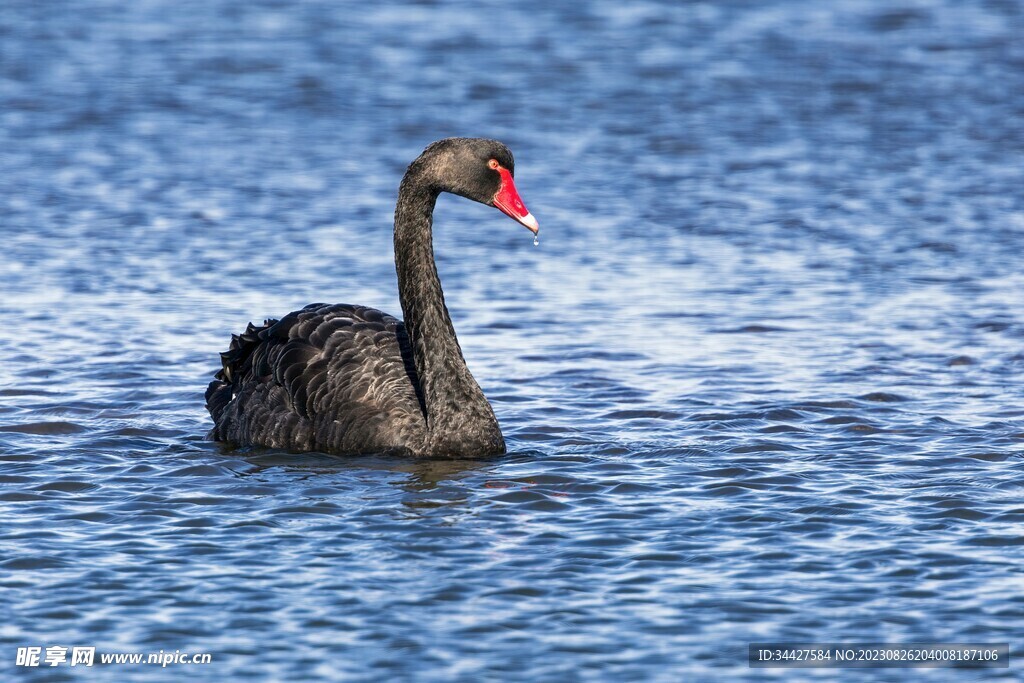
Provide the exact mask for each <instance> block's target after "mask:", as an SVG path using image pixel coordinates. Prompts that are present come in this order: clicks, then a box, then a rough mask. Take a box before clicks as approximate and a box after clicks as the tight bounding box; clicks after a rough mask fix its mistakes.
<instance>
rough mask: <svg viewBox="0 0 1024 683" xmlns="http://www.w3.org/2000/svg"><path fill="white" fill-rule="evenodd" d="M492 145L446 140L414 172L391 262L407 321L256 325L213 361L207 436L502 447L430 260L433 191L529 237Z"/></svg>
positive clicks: (336, 448) (420, 452)
mask: <svg viewBox="0 0 1024 683" xmlns="http://www.w3.org/2000/svg"><path fill="white" fill-rule="evenodd" d="M513 172H514V160H513V158H512V154H511V152H509V151H508V149H507V148H506V147H505V146H504V145H502V144H501V143H500V142H497V141H494V140H486V139H480V138H448V139H446V140H441V141H438V142H435V143H433V144H432V145H430V146H428V147H427V149H426V150H424V152H423V154H422V155H420V157H419V158H417V159H416V160H415V161H414V162H413V163H412V164H411V165H410V166H409V170H408V171H407V172H406V174H405V177H404V178H403V180H402V184H401V186H400V188H399V197H398V204H397V207H396V210H395V261H396V269H397V272H398V285H399V299H400V301H401V304H402V310H403V312H404V313H405V318H406V321H405V322H404V323H403V322H402V321H400V320H398V319H396V318H394V317H392V316H390V315H388V314H386V313H383V312H381V311H378V310H376V309H374V308H368V307H366V306H353V305H349V304H334V305H328V304H310V305H309V306H306V307H305V308H303V309H302V310H299V311H294V312H292V313H289V314H288V315H286V316H284V317H283V318H281V319H280V320H267V321H266V322H265V323H264V324H263V325H262V326H256V325H253V324H252V323H250V324H249V326H248V328H247V329H246V330H245V332H243V333H242V334H241V335H235V336H233V338H232V342H231V346H230V348H229V349H228V351H227V352H225V353H222V354H221V361H222V369H221V371H220V372H218V373H217V375H216V378H215V379H214V381H213V382H211V383H210V385H209V388H208V389H207V391H206V407H207V409H208V410H209V412H210V415H211V416H212V417H213V421H214V427H213V429H212V430H211V432H210V438H212V439H214V440H216V441H225V442H230V443H234V444H238V445H257V446H267V447H271V448H281V449H287V450H291V451H322V452H327V453H336V454H363V453H381V452H396V453H403V454H407V455H416V456H431V457H475V456H482V455H492V454H498V453H504V452H505V441H504V438H503V437H502V434H501V429H500V428H499V426H498V421H497V419H496V418H495V415H494V411H493V410H492V409H491V406H490V403H488V401H487V399H486V397H485V396H484V394H483V391H482V390H481V389H480V386H479V385H478V384H477V383H476V381H475V380H474V379H473V376H472V374H471V373H470V371H469V368H468V367H467V366H466V362H465V359H464V358H463V356H462V350H461V348H460V347H459V343H458V339H457V338H456V336H455V330H454V327H453V326H452V323H451V318H450V316H449V314H448V309H447V307H446V306H445V303H444V294H443V292H442V290H441V284H440V279H439V277H438V274H437V268H436V266H435V263H434V254H433V246H432V215H433V209H434V204H435V202H436V200H437V196H438V195H439V194H440V192H453V193H455V194H459V195H462V196H465V197H468V198H470V199H474V200H476V201H479V202H481V203H484V204H488V205H491V206H495V207H496V208H498V209H500V210H501V211H502V212H504V213H506V214H508V215H509V216H511V217H512V218H514V219H516V220H517V221H519V222H520V223H522V224H523V225H525V226H526V227H527V228H529V229H530V230H532V231H533V232H534V233H536V232H537V223H536V221H535V220H534V219H533V216H532V215H531V214H530V213H529V212H528V211H527V210H526V207H525V205H524V204H523V202H522V200H521V199H520V198H519V195H518V192H517V191H516V189H515V185H514V183H513V182H512V175H513Z"/></svg>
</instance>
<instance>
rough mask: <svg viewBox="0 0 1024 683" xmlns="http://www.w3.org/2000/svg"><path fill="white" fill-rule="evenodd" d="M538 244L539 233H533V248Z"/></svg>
mask: <svg viewBox="0 0 1024 683" xmlns="http://www.w3.org/2000/svg"><path fill="white" fill-rule="evenodd" d="M538 244H540V232H539V231H538V232H535V233H533V246H537V245H538Z"/></svg>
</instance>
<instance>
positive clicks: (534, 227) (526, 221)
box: [519, 213, 540, 235]
mask: <svg viewBox="0 0 1024 683" xmlns="http://www.w3.org/2000/svg"><path fill="white" fill-rule="evenodd" d="M519 222H520V223H522V224H523V225H525V226H526V227H527V228H529V229H530V231H531V232H532V233H533V234H534V235H536V234H537V232H538V231H539V230H540V225H539V224H538V223H537V219H536V218H534V217H533V214H532V213H527V214H526V215H525V216H522V217H521V218H519Z"/></svg>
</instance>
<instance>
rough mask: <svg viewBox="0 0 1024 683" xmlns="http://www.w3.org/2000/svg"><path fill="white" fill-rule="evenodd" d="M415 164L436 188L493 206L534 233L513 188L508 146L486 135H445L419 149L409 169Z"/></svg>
mask: <svg viewBox="0 0 1024 683" xmlns="http://www.w3.org/2000/svg"><path fill="white" fill-rule="evenodd" d="M417 165H418V166H419V167H420V169H421V171H422V172H424V173H426V174H427V175H428V177H429V178H430V180H431V184H432V185H433V186H434V187H435V189H436V190H438V191H439V192H450V193H452V194H457V195H459V196H460V197H466V198H467V199H472V200H473V201H476V202H480V203H481V204H486V205H487V206H493V207H494V208H496V209H498V210H499V211H501V212H502V213H504V214H505V215H506V216H508V217H510V218H512V219H513V220H515V221H517V222H518V223H520V224H522V225H523V226H525V227H526V228H527V229H529V230H530V231H531V232H533V233H534V234H537V231H538V230H539V229H540V226H538V224H537V219H536V218H534V217H533V214H531V213H530V212H529V210H528V209H527V208H526V204H525V203H524V202H523V200H522V198H521V197H520V196H519V191H518V190H516V184H515V182H514V180H513V178H514V177H515V165H516V162H515V159H514V158H513V156H512V152H511V151H509V149H508V147H506V146H505V145H503V144H501V143H500V142H498V141H497V140H488V139H486V138H445V139H444V140H438V141H437V142H435V143H433V144H431V145H430V146H428V147H427V148H426V149H425V150H423V154H421V155H420V157H419V159H417V160H416V161H414V162H413V166H410V170H412V169H413V168H414V167H416V166H417Z"/></svg>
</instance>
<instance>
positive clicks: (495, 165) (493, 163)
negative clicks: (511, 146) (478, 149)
mask: <svg viewBox="0 0 1024 683" xmlns="http://www.w3.org/2000/svg"><path fill="white" fill-rule="evenodd" d="M487 165H488V166H490V167H491V168H493V169H494V170H495V171H497V170H498V166H500V165H501V164H499V163H498V160H497V159H491V160H490V161H488V162H487Z"/></svg>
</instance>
